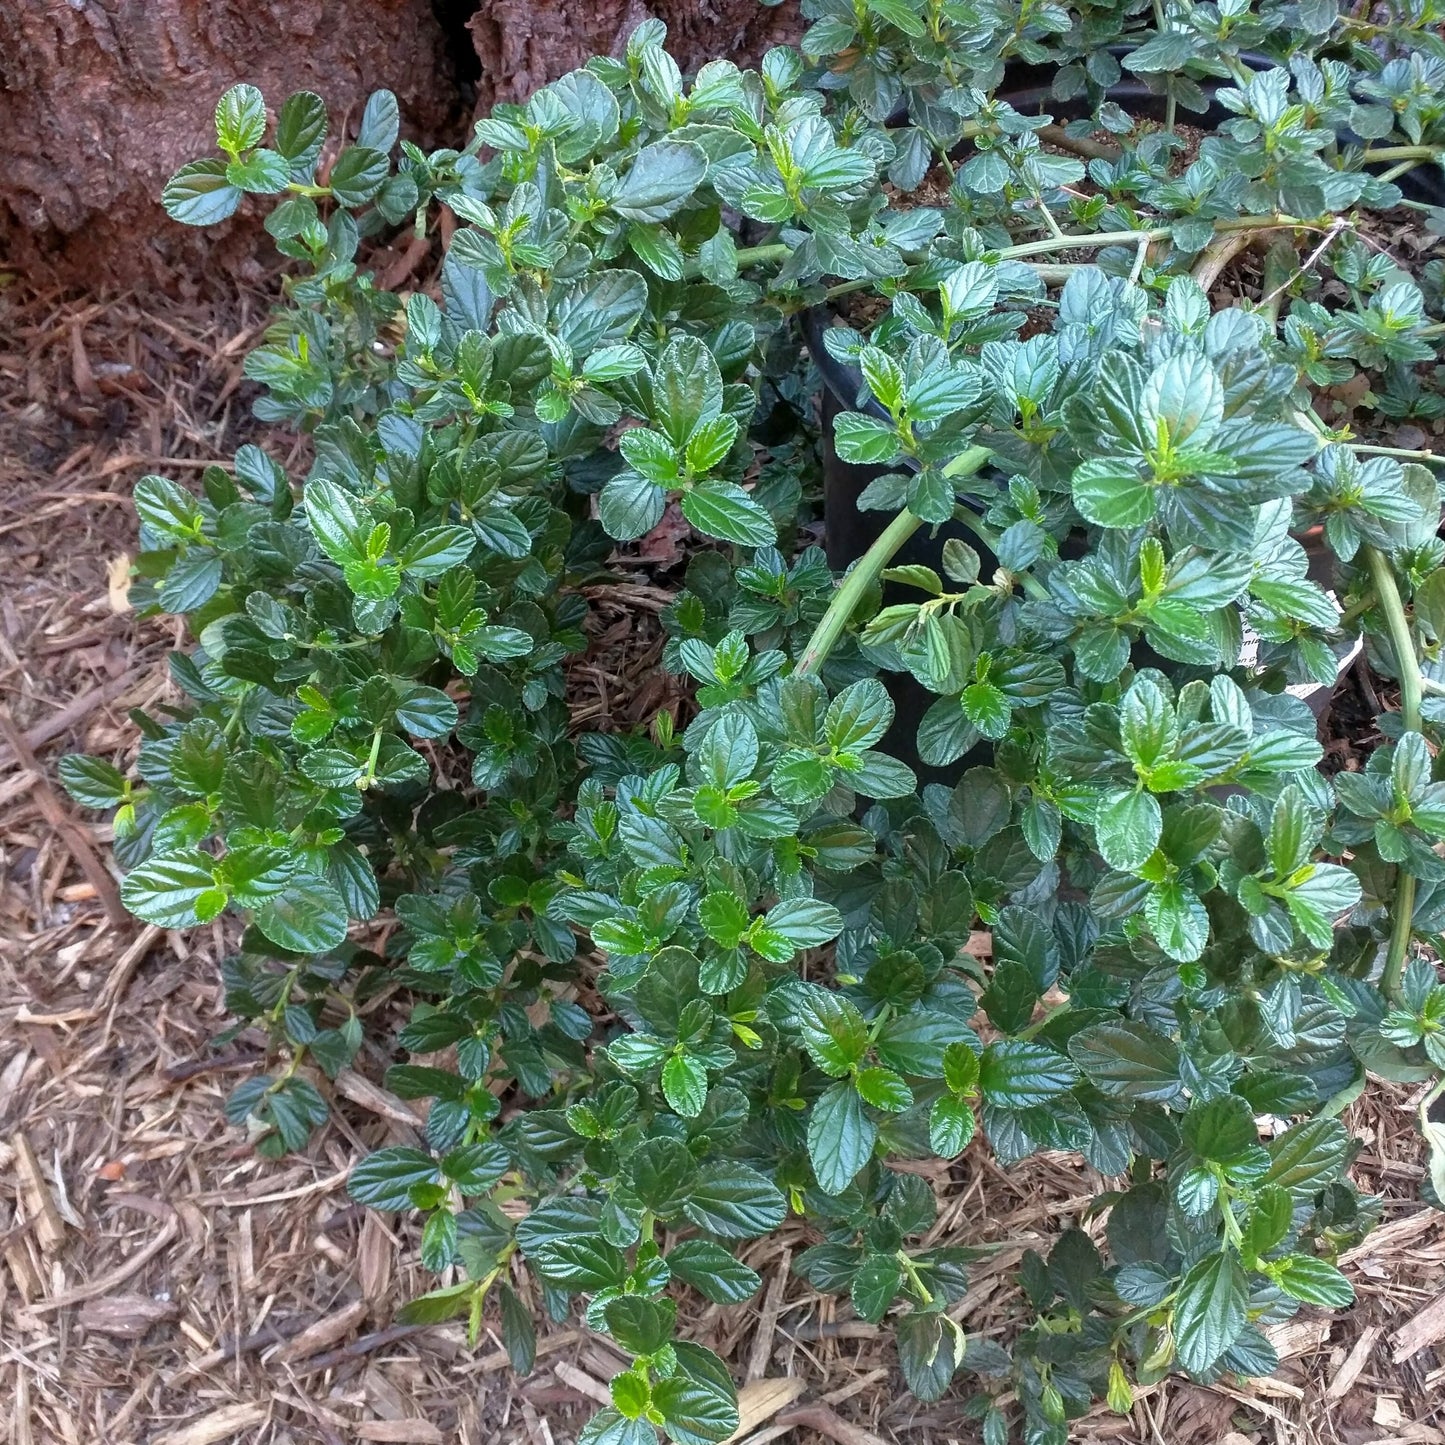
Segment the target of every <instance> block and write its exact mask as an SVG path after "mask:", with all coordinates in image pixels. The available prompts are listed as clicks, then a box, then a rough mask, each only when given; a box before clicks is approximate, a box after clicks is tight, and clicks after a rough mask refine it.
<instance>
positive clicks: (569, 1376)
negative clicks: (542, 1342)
mask: <svg viewBox="0 0 1445 1445" xmlns="http://www.w3.org/2000/svg"><path fill="white" fill-rule="evenodd" d="M552 1373H553V1374H554V1375H556V1377H557V1378H558V1379H559V1380H561V1382H562V1383H563V1384H564V1385H568V1386H570V1387H571V1388H572V1389H574V1390H576V1391H577V1392H578V1394H581V1395H586V1396H587V1398H588V1399H589V1400H596V1401H597V1403H598V1404H599V1405H610V1404H611V1403H612V1391H611V1390H609V1389H608V1388H607V1386H606V1385H604V1384H603V1383H602V1381H601V1380H594V1379H593V1378H592V1376H591V1375H589V1374H588V1373H587V1372H586V1371H585V1370H579V1369H578V1368H577V1367H576V1365H569V1364H568V1363H567V1362H566V1361H565V1360H563V1361H560V1362H558V1363H557V1364H555V1365H553V1366H552Z"/></svg>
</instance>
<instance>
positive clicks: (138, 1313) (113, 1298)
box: [80, 1294, 181, 1340]
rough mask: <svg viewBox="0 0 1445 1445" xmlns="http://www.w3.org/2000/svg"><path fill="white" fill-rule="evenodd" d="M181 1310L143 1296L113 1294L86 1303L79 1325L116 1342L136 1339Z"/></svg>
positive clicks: (170, 1304)
mask: <svg viewBox="0 0 1445 1445" xmlns="http://www.w3.org/2000/svg"><path fill="white" fill-rule="evenodd" d="M180 1312H181V1308H180V1306H179V1305H178V1304H176V1303H175V1301H174V1300H167V1301H161V1300H154V1299H151V1298H150V1296H149V1295H143V1294H114V1295H109V1296H107V1297H106V1298H105V1299H94V1300H89V1301H87V1302H86V1304H85V1305H84V1306H82V1308H81V1311H80V1323H81V1324H82V1325H83V1326H84V1327H85V1328H86V1329H88V1330H95V1331H97V1332H98V1333H100V1334H102V1335H116V1336H118V1337H119V1338H120V1339H125V1340H138V1339H140V1338H141V1337H142V1336H143V1335H145V1334H146V1333H147V1332H148V1331H149V1330H150V1329H151V1328H152V1327H153V1326H154V1325H158V1324H160V1323H161V1321H162V1320H173V1319H175V1317H176V1316H177V1315H178V1314H180Z"/></svg>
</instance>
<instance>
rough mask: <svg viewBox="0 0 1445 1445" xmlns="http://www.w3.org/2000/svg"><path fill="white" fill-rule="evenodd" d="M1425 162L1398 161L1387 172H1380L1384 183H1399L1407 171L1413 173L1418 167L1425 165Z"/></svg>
mask: <svg viewBox="0 0 1445 1445" xmlns="http://www.w3.org/2000/svg"><path fill="white" fill-rule="evenodd" d="M1423 164H1424V162H1423V161H1398V162H1396V164H1394V165H1393V166H1391V167H1390V169H1389V170H1387V171H1381V172H1380V179H1381V180H1382V181H1398V180H1399V179H1400V177H1401V176H1403V175H1404V174H1405V173H1406V172H1407V171H1413V170H1414V169H1415V167H1416V166H1418V165H1423Z"/></svg>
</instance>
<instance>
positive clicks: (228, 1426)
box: [153, 1405, 267, 1445]
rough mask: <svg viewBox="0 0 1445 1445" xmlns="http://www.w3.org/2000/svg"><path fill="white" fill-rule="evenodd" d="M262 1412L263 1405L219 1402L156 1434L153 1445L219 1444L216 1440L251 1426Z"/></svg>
mask: <svg viewBox="0 0 1445 1445" xmlns="http://www.w3.org/2000/svg"><path fill="white" fill-rule="evenodd" d="M266 1415H267V1410H266V1407H265V1406H264V1405H223V1406H222V1407H221V1408H220V1409H219V1410H212V1411H211V1413H210V1414H209V1415H202V1416H201V1418H200V1419H199V1420H192V1421H191V1423H190V1424H189V1425H182V1426H181V1428H180V1429H179V1430H172V1431H170V1432H169V1433H168V1434H165V1435H157V1436H156V1438H155V1440H154V1442H153V1445H219V1442H220V1441H222V1440H230V1439H232V1438H233V1437H234V1436H236V1435H239V1434H240V1433H241V1431H243V1430H254V1429H255V1427H256V1426H257V1425H259V1424H261V1423H262V1422H263V1421H264V1420H265V1419H266Z"/></svg>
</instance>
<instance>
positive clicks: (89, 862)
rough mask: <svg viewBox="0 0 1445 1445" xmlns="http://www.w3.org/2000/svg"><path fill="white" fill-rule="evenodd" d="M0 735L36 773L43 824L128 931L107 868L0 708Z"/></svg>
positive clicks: (108, 912)
mask: <svg viewBox="0 0 1445 1445" xmlns="http://www.w3.org/2000/svg"><path fill="white" fill-rule="evenodd" d="M0 733H3V734H4V735H5V740H6V741H7V742H8V743H9V744H10V751H11V752H12V753H14V755H15V756H16V758H18V759H19V761H20V766H21V767H23V768H24V769H26V771H28V772H33V773H35V774H37V777H36V780H35V783H34V784H33V785H32V787H31V790H30V791H31V792H32V793H33V794H34V795H35V802H36V804H37V806H38V807H39V808H40V811H41V813H42V814H44V817H45V821H46V822H47V823H49V824H50V826H51V827H52V828H54V829H55V831H56V832H57V833H58V834H59V835H60V837H61V839H62V840H63V841H64V843H65V846H66V847H67V848H68V849H69V851H70V856H71V857H72V858H74V859H75V861H76V863H77V864H78V865H79V866H80V870H81V872H82V873H84V874H85V877H86V881H87V882H88V883H89V884H90V886H91V887H92V888H94V889H95V893H96V897H97V898H99V899H100V901H101V903H102V904H103V905H104V907H105V913H106V917H107V918H109V919H110V921H111V922H112V923H113V924H114V925H115V926H116V927H117V928H128V927H129V926H130V921H131V919H130V914H129V913H127V912H126V911H125V905H124V904H123V903H122V902H121V901H120V889H118V888H117V887H116V886H115V879H114V878H112V877H111V876H110V871H109V869H107V868H106V866H105V864H104V863H102V862H101V861H100V857H99V855H98V854H97V853H96V851H95V848H94V847H93V846H92V845H91V841H90V839H89V838H88V837H87V836H86V834H85V830H84V829H83V828H82V827H81V826H80V824H79V823H77V822H76V821H75V819H74V818H72V817H71V816H70V813H69V811H68V810H67V808H66V806H65V804H64V803H62V802H61V801H60V799H59V798H58V797H57V796H56V793H55V789H54V788H53V787H51V785H50V780H49V779H48V778H46V776H45V774H44V773H43V772H42V771H41V767H40V763H39V761H38V760H37V759H36V756H35V754H34V753H33V752H32V751H31V750H30V745H29V744H28V743H27V742H26V741H25V737H24V734H23V733H21V731H20V729H19V728H17V727H16V726H15V720H14V719H13V718H12V717H11V716H10V712H9V709H7V708H5V707H0Z"/></svg>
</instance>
